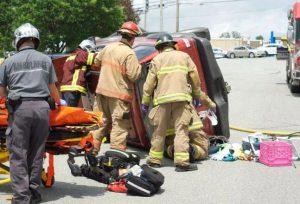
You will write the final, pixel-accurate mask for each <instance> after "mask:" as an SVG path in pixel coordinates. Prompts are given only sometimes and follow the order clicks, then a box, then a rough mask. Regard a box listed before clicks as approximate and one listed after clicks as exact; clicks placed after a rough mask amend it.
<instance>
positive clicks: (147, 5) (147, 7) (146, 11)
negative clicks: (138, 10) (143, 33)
mask: <svg viewBox="0 0 300 204" xmlns="http://www.w3.org/2000/svg"><path fill="white" fill-rule="evenodd" d="M148 10H149V0H145V18H144V29H145V30H147V13H148Z"/></svg>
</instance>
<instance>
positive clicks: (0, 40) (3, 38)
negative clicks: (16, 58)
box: [0, 0, 14, 55]
mask: <svg viewBox="0 0 300 204" xmlns="http://www.w3.org/2000/svg"><path fill="white" fill-rule="evenodd" d="M10 5H11V1H10V0H1V1H0V52H1V53H0V54H1V55H2V54H3V53H4V51H5V50H11V49H13V47H12V33H13V29H12V26H11V23H9V22H12V21H13V19H14V10H13V7H11V6H10Z"/></svg>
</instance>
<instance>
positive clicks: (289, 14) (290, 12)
mask: <svg viewBox="0 0 300 204" xmlns="http://www.w3.org/2000/svg"><path fill="white" fill-rule="evenodd" d="M292 14H293V11H292V9H290V10H288V12H287V17H288V19H289V20H291V18H292Z"/></svg>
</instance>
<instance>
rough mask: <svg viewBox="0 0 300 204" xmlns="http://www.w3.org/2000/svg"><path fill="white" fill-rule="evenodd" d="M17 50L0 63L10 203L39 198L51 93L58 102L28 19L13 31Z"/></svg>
mask: <svg viewBox="0 0 300 204" xmlns="http://www.w3.org/2000/svg"><path fill="white" fill-rule="evenodd" d="M14 35H15V40H14V45H15V47H16V49H17V51H18V53H16V54H15V55H13V56H11V57H9V58H7V59H6V60H5V61H4V63H3V64H2V65H1V67H0V96H1V97H4V96H7V103H6V107H7V110H8V111H9V120H8V128H7V130H6V144H7V148H8V150H9V157H10V177H11V181H12V184H11V187H12V191H13V200H12V203H17V204H29V203H37V202H40V201H41V195H40V192H39V186H40V183H41V178H40V177H41V171H42V165H43V155H44V148H45V143H46V140H47V137H48V134H49V104H48V103H47V98H48V97H49V96H50V95H51V97H52V98H53V99H54V100H55V102H56V103H57V104H60V103H61V102H60V98H59V93H58V90H57V88H56V86H55V82H56V81H57V78H56V74H55V70H54V67H53V64H52V61H51V59H50V58H49V57H48V56H47V55H44V54H42V53H40V52H38V51H36V49H37V48H38V46H39V43H40V38H39V32H38V30H37V29H36V28H35V27H34V26H32V25H31V24H29V23H26V24H23V25H21V26H20V27H19V28H17V29H16V31H15V32H14Z"/></svg>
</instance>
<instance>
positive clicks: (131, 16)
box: [121, 0, 140, 23]
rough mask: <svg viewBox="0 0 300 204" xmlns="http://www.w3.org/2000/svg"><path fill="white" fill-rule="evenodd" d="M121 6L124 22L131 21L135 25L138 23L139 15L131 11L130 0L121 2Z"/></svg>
mask: <svg viewBox="0 0 300 204" xmlns="http://www.w3.org/2000/svg"><path fill="white" fill-rule="evenodd" d="M121 5H122V7H123V9H124V10H123V11H124V14H125V20H126V21H133V22H136V23H138V22H139V21H140V16H139V13H138V12H137V11H135V10H134V9H133V5H132V0H122V1H121Z"/></svg>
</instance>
